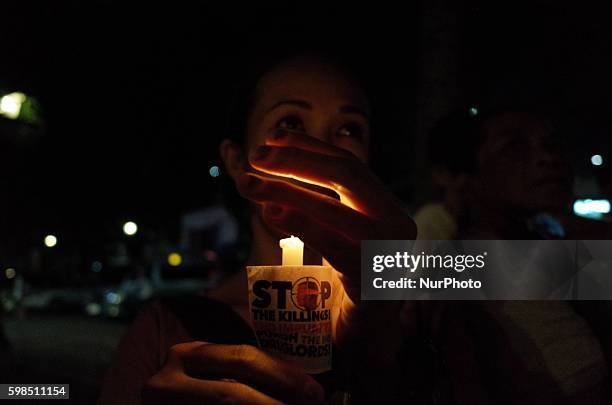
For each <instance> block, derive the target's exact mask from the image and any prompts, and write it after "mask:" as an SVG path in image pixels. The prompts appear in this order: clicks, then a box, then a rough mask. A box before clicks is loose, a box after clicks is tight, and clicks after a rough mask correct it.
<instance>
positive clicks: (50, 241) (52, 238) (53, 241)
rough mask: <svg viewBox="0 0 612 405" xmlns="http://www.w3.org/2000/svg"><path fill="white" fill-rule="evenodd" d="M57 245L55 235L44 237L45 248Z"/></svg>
mask: <svg viewBox="0 0 612 405" xmlns="http://www.w3.org/2000/svg"><path fill="white" fill-rule="evenodd" d="M55 245H57V237H56V236H55V235H47V236H45V246H46V247H49V248H52V247H54V246H55Z"/></svg>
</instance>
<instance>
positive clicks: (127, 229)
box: [123, 221, 138, 236]
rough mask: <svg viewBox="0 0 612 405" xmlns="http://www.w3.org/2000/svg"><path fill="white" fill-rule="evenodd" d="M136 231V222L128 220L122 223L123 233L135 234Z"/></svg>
mask: <svg viewBox="0 0 612 405" xmlns="http://www.w3.org/2000/svg"><path fill="white" fill-rule="evenodd" d="M136 232H138V225H136V223H134V222H132V221H128V222H126V223H125V224H123V233H125V234H126V235H128V236H132V235H136Z"/></svg>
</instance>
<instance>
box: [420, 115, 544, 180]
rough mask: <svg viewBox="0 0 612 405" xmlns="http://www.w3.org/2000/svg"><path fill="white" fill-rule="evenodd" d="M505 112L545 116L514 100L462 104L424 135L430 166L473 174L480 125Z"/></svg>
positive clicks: (476, 157)
mask: <svg viewBox="0 0 612 405" xmlns="http://www.w3.org/2000/svg"><path fill="white" fill-rule="evenodd" d="M506 113H527V114H530V115H533V116H536V117H542V118H543V119H547V117H546V114H544V113H542V112H540V111H538V110H537V109H535V108H533V107H530V106H525V105H518V104H508V105H502V106H495V107H473V106H472V107H470V106H464V107H461V108H459V109H457V110H456V111H454V112H453V113H451V114H449V115H448V116H446V117H445V118H443V119H442V120H440V121H439V122H438V123H437V124H436V125H435V126H434V128H433V129H432V131H431V132H430V134H429V139H428V153H429V164H430V167H431V168H445V169H447V170H449V171H451V172H452V173H457V174H459V173H467V174H473V173H475V172H477V171H478V152H479V150H480V147H481V146H482V144H483V142H484V140H485V134H484V132H483V125H484V123H485V122H487V121H488V120H490V119H492V118H495V117H497V116H499V115H502V114H506Z"/></svg>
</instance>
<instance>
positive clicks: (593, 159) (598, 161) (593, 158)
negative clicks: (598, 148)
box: [591, 155, 603, 166]
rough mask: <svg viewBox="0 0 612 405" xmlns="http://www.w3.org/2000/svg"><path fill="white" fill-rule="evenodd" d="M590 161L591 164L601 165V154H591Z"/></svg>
mask: <svg viewBox="0 0 612 405" xmlns="http://www.w3.org/2000/svg"><path fill="white" fill-rule="evenodd" d="M591 163H592V164H593V166H601V165H602V164H603V157H602V156H601V155H593V156H591Z"/></svg>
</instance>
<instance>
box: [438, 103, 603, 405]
mask: <svg viewBox="0 0 612 405" xmlns="http://www.w3.org/2000/svg"><path fill="white" fill-rule="evenodd" d="M439 128H443V129H444V130H443V131H438V132H434V134H433V135H434V136H435V137H437V138H436V139H435V140H433V141H432V143H433V144H435V145H436V148H435V149H433V150H432V151H431V153H433V154H436V155H437V156H438V157H439V160H434V163H437V164H441V165H442V166H443V167H444V169H445V170H447V171H449V172H451V173H452V174H451V175H450V176H451V178H456V179H457V178H461V190H462V191H461V194H462V198H461V201H463V202H464V212H463V215H462V216H461V217H460V218H461V220H460V221H459V224H460V225H459V230H458V234H457V239H500V240H515V239H519V240H521V239H564V238H570V239H571V238H573V239H580V238H586V236H587V235H591V236H594V235H596V236H598V238H600V239H609V237H610V236H609V235H610V234H609V233H607V232H609V229H605V227H599V224H596V223H595V224H594V223H589V224H588V225H587V226H585V225H584V221H582V220H580V219H577V218H574V217H573V216H572V215H571V211H570V208H571V202H572V180H573V179H572V170H571V167H570V165H569V161H568V159H567V158H566V155H565V151H564V148H563V146H562V144H561V142H560V140H559V137H558V136H557V135H556V130H555V127H554V126H553V125H552V124H551V122H550V121H548V120H546V119H544V118H542V117H541V116H540V115H538V114H536V113H534V112H532V111H529V110H524V109H520V108H503V109H497V110H492V111H482V112H481V113H479V114H477V115H474V114H470V111H469V110H468V109H467V108H466V109H465V110H463V111H460V112H459V113H456V114H455V115H454V116H453V117H451V118H450V119H448V120H447V121H445V124H444V125H442V126H440V127H439ZM576 224H582V227H580V226H577V225H576ZM587 231H588V232H587ZM581 304H582V303H571V302H566V301H483V302H473V303H469V302H461V303H457V306H458V307H459V308H461V309H459V312H460V313H462V314H463V315H464V319H465V320H466V323H465V324H466V328H467V330H466V333H467V334H468V335H469V336H470V338H469V340H470V341H471V342H472V344H473V346H472V348H473V353H472V354H473V357H474V358H476V359H477V363H478V368H479V374H480V375H481V377H482V381H483V386H484V387H486V394H487V397H488V398H489V400H491V401H492V402H493V403H500V404H515V403H517V404H518V403H593V404H600V403H602V404H603V403H609V402H610V398H611V396H610V385H609V384H610V364H611V363H610V355H609V353H610V348H611V347H612V346H611V343H612V338H611V336H612V333H611V331H610V329H611V328H609V327H602V325H608V324H610V320H611V319H612V311H611V310H610V305H609V304H608V303H605V302H604V303H598V304H593V305H590V306H589V307H588V308H587V307H586V306H585V305H581Z"/></svg>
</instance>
